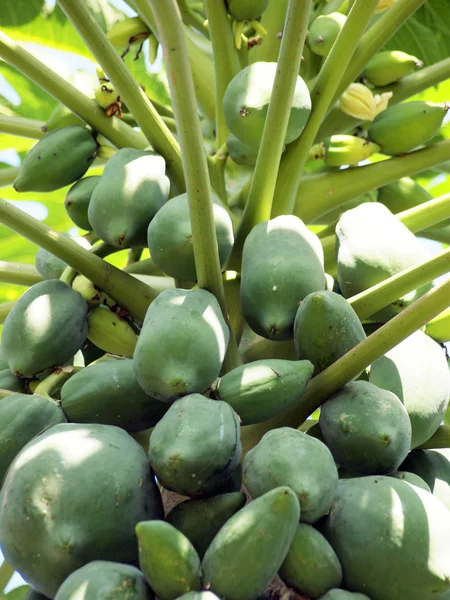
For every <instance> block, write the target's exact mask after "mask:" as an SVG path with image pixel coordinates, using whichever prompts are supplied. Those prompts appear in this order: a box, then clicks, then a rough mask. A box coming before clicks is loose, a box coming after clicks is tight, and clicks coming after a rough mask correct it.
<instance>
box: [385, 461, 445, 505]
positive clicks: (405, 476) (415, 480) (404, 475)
mask: <svg viewBox="0 0 450 600" xmlns="http://www.w3.org/2000/svg"><path fill="white" fill-rule="evenodd" d="M406 460H408V457H406ZM403 464H404V463H403ZM389 477H395V479H402V480H403V481H406V483H410V484H411V485H417V486H418V487H420V488H422V489H423V490H425V491H426V492H430V493H431V489H430V486H429V485H428V483H427V482H426V481H425V480H424V479H422V477H419V476H418V475H416V474H415V473H410V472H409V471H395V472H394V473H390V474H389ZM444 504H445V502H444Z"/></svg>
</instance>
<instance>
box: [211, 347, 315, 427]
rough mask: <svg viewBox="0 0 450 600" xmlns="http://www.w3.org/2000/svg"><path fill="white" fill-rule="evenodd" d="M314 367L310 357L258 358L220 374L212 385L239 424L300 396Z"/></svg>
mask: <svg viewBox="0 0 450 600" xmlns="http://www.w3.org/2000/svg"><path fill="white" fill-rule="evenodd" d="M313 369H314V367H313V365H312V364H311V363H310V361H309V360H299V361H297V360H296V361H294V360H280V359H276V358H275V359H274V358H272V359H270V358H269V359H266V360H257V361H255V362H251V363H248V364H246V365H241V366H239V367H236V368H235V369H233V370H232V371H229V372H228V373H227V374H226V375H224V376H223V377H221V378H220V379H219V380H218V382H217V383H216V384H215V385H214V386H213V391H214V396H215V397H216V398H218V399H219V400H223V401H224V402H227V403H228V404H230V405H231V406H232V407H233V409H234V410H235V411H236V412H237V414H238V415H239V418H240V420H241V424H242V425H252V424H254V423H260V422H261V421H267V420H268V419H271V418H272V417H275V416H277V415H279V414H281V413H283V412H285V411H286V410H288V409H289V408H290V407H291V406H293V405H294V404H295V403H296V402H297V401H298V400H299V398H301V396H302V394H303V392H304V391H305V389H306V385H307V383H308V381H309V380H310V379H311V377H312V373H313Z"/></svg>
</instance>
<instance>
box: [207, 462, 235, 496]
mask: <svg viewBox="0 0 450 600" xmlns="http://www.w3.org/2000/svg"><path fill="white" fill-rule="evenodd" d="M241 489H242V465H241V463H239V464H238V466H237V467H236V468H235V469H234V471H233V472H232V473H231V475H230V476H229V477H228V479H227V480H226V481H224V483H223V484H221V485H219V487H216V488H215V489H214V491H213V495H214V496H216V495H218V494H232V493H233V492H240V491H241Z"/></svg>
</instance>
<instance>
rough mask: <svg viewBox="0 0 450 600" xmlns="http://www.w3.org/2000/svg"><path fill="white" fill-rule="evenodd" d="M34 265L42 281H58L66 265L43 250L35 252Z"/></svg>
mask: <svg viewBox="0 0 450 600" xmlns="http://www.w3.org/2000/svg"><path fill="white" fill-rule="evenodd" d="M35 264H36V269H37V270H38V272H39V275H41V276H42V277H43V278H44V279H59V278H60V277H61V275H62V274H63V272H64V269H66V267H67V263H65V262H64V261H63V260H61V259H60V258H58V257H57V256H54V255H53V254H50V252H48V251H47V250H44V248H39V250H38V251H37V252H36V257H35Z"/></svg>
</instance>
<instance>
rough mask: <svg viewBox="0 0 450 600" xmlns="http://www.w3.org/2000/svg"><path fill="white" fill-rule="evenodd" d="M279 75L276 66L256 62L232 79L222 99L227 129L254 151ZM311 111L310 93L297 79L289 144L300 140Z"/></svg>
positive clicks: (269, 63) (272, 63)
mask: <svg viewBox="0 0 450 600" xmlns="http://www.w3.org/2000/svg"><path fill="white" fill-rule="evenodd" d="M276 72H277V63H274V62H254V63H252V64H250V65H248V66H247V67H245V68H244V69H242V70H241V71H239V73H238V74H237V75H235V76H234V77H233V79H232V80H231V81H230V83H229V84H228V87H227V89H226V91H225V95H224V97H223V111H224V115H225V121H226V123H227V126H228V129H229V130H230V132H231V133H232V134H233V135H235V136H236V137H237V138H238V139H239V140H240V141H241V142H243V143H244V144H246V145H247V146H251V147H253V148H255V149H257V148H259V145H260V143H261V139H262V134H263V130H264V124H265V121H266V116H267V110H268V108H269V102H270V98H271V95H272V89H273V85H274V81H275V75H276ZM310 112H311V98H310V95H309V90H308V87H307V85H306V83H305V82H304V81H303V79H302V78H301V77H300V76H298V77H297V83H296V85H295V91H294V97H293V99H292V105H291V113H290V116H289V122H288V126H287V130H286V137H285V140H284V141H285V143H286V144H290V143H291V142H293V141H294V140H296V139H297V138H298V137H299V135H300V134H301V132H302V131H303V129H304V128H305V125H306V123H307V121H308V118H309V115H310Z"/></svg>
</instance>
